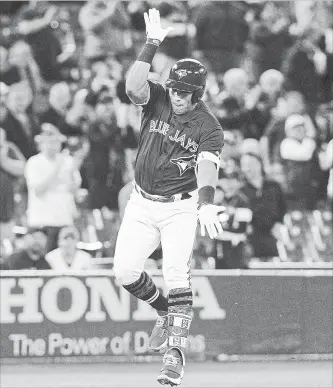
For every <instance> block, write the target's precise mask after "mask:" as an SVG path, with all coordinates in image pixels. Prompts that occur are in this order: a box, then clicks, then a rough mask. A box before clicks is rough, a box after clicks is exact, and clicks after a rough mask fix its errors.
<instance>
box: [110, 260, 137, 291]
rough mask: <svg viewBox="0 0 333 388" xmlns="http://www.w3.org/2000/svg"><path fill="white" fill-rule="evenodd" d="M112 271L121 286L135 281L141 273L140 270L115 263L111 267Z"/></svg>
mask: <svg viewBox="0 0 333 388" xmlns="http://www.w3.org/2000/svg"><path fill="white" fill-rule="evenodd" d="M113 272H114V274H115V276H116V278H117V280H118V282H119V283H120V284H121V285H123V286H125V285H127V284H131V283H134V282H136V281H137V280H138V279H139V278H140V275H141V271H138V270H135V269H131V268H124V267H120V266H117V265H115V266H114V267H113Z"/></svg>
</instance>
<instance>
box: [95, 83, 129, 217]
mask: <svg viewBox="0 0 333 388" xmlns="http://www.w3.org/2000/svg"><path fill="white" fill-rule="evenodd" d="M87 99H88V100H89V99H90V103H91V104H93V105H94V106H95V112H96V119H95V120H94V121H93V122H92V123H91V124H90V127H89V130H88V138H89V143H90V151H89V154H88V180H89V206H90V208H91V209H101V208H103V207H105V208H107V209H109V210H116V209H117V207H118V193H119V191H120V189H121V188H122V187H123V171H124V166H125V164H124V163H125V162H124V147H123V141H122V136H121V131H120V130H119V127H118V124H117V120H116V115H115V109H114V99H113V98H112V96H111V95H110V93H109V91H108V90H107V89H105V88H103V89H102V90H101V91H100V92H99V93H97V94H96V95H95V94H91V95H90V96H88V97H87Z"/></svg>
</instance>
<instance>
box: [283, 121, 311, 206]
mask: <svg viewBox="0 0 333 388" xmlns="http://www.w3.org/2000/svg"><path fill="white" fill-rule="evenodd" d="M285 134H286V138H285V139H284V140H283V141H282V142H281V146H280V153H281V158H282V163H283V165H284V171H285V180H286V185H285V191H286V195H287V198H288V207H289V208H290V209H292V208H296V209H312V208H313V207H314V205H315V202H316V197H317V190H316V186H317V182H316V177H315V173H314V172H315V170H314V167H315V161H314V155H315V151H316V148H317V145H316V142H315V140H314V139H313V138H310V137H308V136H307V134H306V122H305V119H304V117H303V116H301V115H291V116H289V117H288V118H287V120H286V123H285Z"/></svg>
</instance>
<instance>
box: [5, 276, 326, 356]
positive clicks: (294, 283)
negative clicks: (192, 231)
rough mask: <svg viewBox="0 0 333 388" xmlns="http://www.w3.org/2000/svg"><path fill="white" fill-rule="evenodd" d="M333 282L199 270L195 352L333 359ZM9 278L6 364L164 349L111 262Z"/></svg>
mask: <svg viewBox="0 0 333 388" xmlns="http://www.w3.org/2000/svg"><path fill="white" fill-rule="evenodd" d="M152 275H153V277H154V280H155V282H156V284H157V285H158V287H159V288H160V289H162V290H163V291H164V292H165V293H166V292H167V291H166V288H165V283H164V281H163V278H162V276H161V273H160V272H155V273H152ZM332 280H333V271H332V270H325V271H322V270H314V271H309V270H308V271H302V270H247V271H242V270H232V271H224V270H220V271H217V270H214V271H210V270H200V271H193V278H192V284H193V291H194V295H195V298H194V320H193V324H192V327H191V336H190V338H189V344H188V345H189V346H188V357H189V359H191V360H195V361H202V360H205V359H216V360H219V361H225V360H239V359H242V358H243V359H246V358H247V357H248V358H249V357H250V358H251V357H252V358H257V359H260V358H261V357H271V358H277V359H279V358H281V357H289V358H291V359H297V358H298V359H302V358H304V359H308V358H324V359H325V358H331V357H332V343H333V329H332V321H333V320H332V316H333V314H332V310H333V307H332V306H333V289H332ZM0 285H1V293H0V295H1V304H0V323H1V342H0V343H1V347H0V357H1V359H0V361H1V362H2V363H8V362H10V363H12V362H13V363H17V362H21V363H29V362H41V363H49V362H104V361H114V362H125V361H137V362H147V361H154V360H155V359H156V360H157V359H160V357H161V356H160V355H154V354H150V353H148V338H149V334H150V331H151V328H152V326H153V324H154V321H155V319H156V313H155V311H154V310H153V309H152V308H151V307H150V306H149V305H146V304H145V303H143V302H141V301H137V300H135V299H134V298H132V297H131V296H130V295H129V294H128V293H127V291H126V290H124V289H123V288H122V287H120V286H119V285H118V284H117V281H116V279H115V277H114V275H113V273H112V271H111V270H91V271H80V272H77V271H76V272H70V273H66V274H60V273H58V274H57V275H55V273H54V272H52V271H3V272H2V273H1V277H0Z"/></svg>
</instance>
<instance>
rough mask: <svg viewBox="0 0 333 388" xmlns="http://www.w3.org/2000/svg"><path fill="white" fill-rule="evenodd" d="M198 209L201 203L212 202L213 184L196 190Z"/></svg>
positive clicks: (207, 203)
mask: <svg viewBox="0 0 333 388" xmlns="http://www.w3.org/2000/svg"><path fill="white" fill-rule="evenodd" d="M198 196H199V198H198V210H199V209H200V208H201V207H202V206H203V205H212V204H213V203H214V196H215V189H214V187H213V186H203V187H201V188H200V189H199V191H198Z"/></svg>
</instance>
